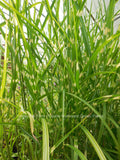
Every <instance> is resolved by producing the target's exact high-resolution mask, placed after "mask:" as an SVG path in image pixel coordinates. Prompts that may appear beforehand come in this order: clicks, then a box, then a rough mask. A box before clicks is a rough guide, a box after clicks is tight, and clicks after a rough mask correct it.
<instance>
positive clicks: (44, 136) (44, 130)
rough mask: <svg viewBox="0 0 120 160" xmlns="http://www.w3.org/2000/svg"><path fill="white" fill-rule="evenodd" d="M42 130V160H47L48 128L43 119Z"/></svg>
mask: <svg viewBox="0 0 120 160" xmlns="http://www.w3.org/2000/svg"><path fill="white" fill-rule="evenodd" d="M42 129H43V148H42V149H43V160H49V132H48V126H47V122H46V120H45V119H42Z"/></svg>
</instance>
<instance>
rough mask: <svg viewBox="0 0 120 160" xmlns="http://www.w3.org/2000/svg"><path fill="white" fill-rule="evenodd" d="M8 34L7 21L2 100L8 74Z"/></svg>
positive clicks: (0, 90)
mask: <svg viewBox="0 0 120 160" xmlns="http://www.w3.org/2000/svg"><path fill="white" fill-rule="evenodd" d="M7 32H8V22H7V21H6V35H5V52H4V66H3V73H2V84H1V88H0V98H2V97H3V93H4V89H5V83H6V72H7V52H8V46H7Z"/></svg>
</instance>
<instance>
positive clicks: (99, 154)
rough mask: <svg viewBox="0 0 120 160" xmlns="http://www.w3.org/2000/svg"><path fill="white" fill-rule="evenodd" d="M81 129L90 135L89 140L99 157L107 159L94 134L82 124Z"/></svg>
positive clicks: (103, 159) (102, 159) (101, 159)
mask: <svg viewBox="0 0 120 160" xmlns="http://www.w3.org/2000/svg"><path fill="white" fill-rule="evenodd" d="M80 127H81V129H82V130H83V131H84V133H85V134H86V136H87V137H88V139H89V141H90V142H91V144H92V146H93V147H94V149H95V151H96V153H97V155H98V157H99V159H100V160H107V159H106V158H105V155H104V154H103V152H102V150H101V148H100V146H99V145H98V143H97V141H96V140H95V139H94V137H93V136H92V134H91V133H90V132H89V131H88V130H87V129H86V128H85V127H84V126H82V125H80Z"/></svg>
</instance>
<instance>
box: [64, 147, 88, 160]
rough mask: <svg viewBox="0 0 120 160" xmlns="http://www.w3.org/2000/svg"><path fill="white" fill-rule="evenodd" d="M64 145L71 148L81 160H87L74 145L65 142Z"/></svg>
mask: <svg viewBox="0 0 120 160" xmlns="http://www.w3.org/2000/svg"><path fill="white" fill-rule="evenodd" d="M65 146H67V147H69V148H71V149H73V150H74V151H75V152H76V154H77V155H78V156H79V158H80V159H81V160H87V158H86V157H85V155H84V154H83V153H82V152H81V151H80V150H79V149H77V148H75V147H74V146H72V145H69V144H65Z"/></svg>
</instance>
